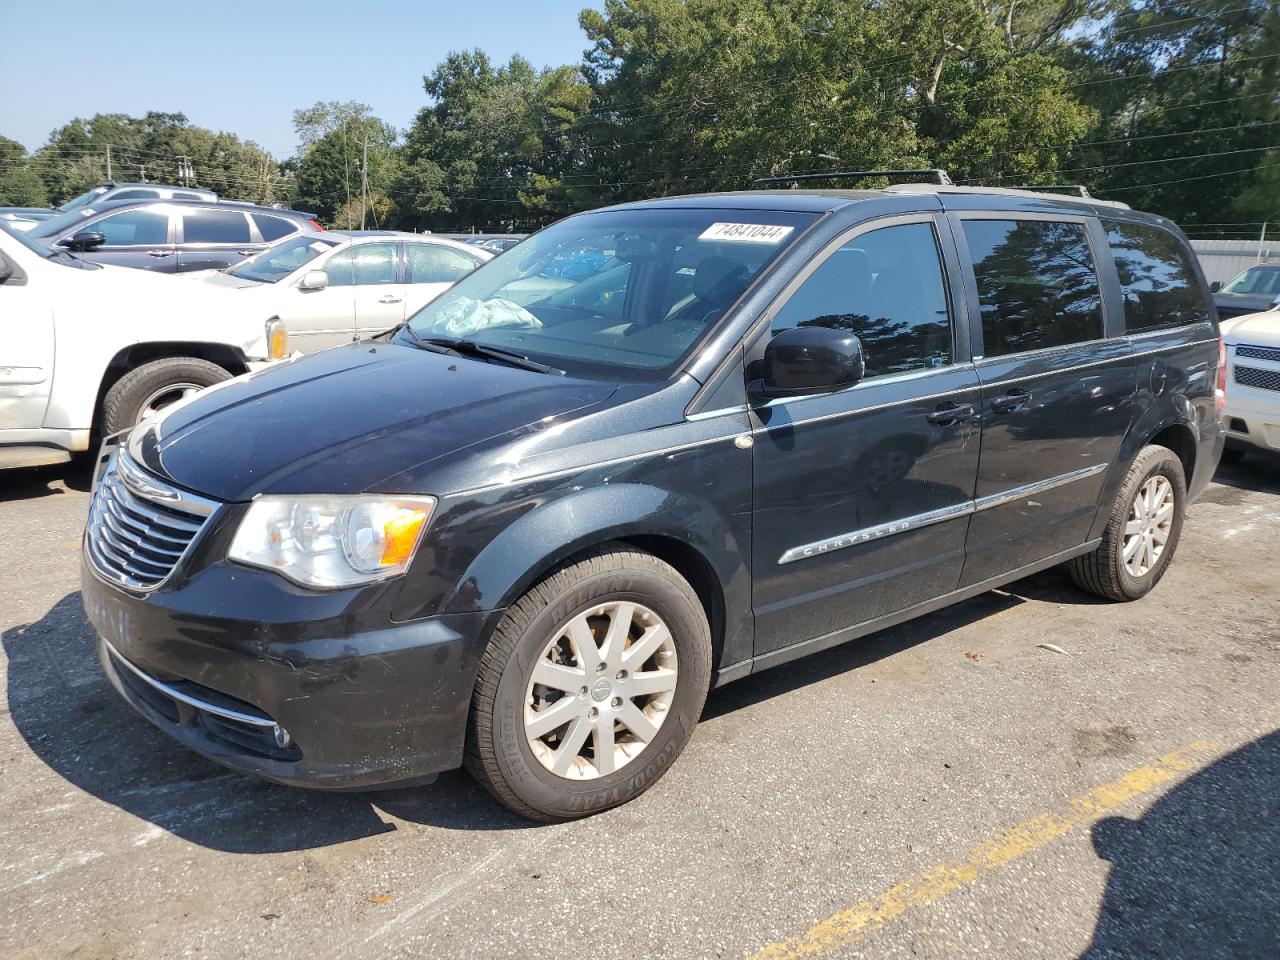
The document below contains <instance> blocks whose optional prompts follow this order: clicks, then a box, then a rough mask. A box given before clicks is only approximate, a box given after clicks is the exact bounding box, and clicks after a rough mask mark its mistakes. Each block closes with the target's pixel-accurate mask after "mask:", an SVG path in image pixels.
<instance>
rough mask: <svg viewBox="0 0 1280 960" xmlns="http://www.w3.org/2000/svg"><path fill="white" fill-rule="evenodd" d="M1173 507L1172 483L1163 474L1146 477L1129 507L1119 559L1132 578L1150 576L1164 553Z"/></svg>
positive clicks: (1171, 523) (1171, 521)
mask: <svg viewBox="0 0 1280 960" xmlns="http://www.w3.org/2000/svg"><path fill="white" fill-rule="evenodd" d="M1175 506H1176V502H1175V500H1174V495H1173V484H1172V483H1170V482H1169V479H1168V477H1165V476H1164V475H1163V474H1159V473H1157V474H1155V475H1154V476H1151V477H1148V478H1147V481H1146V482H1145V483H1144V484H1143V485H1142V486H1141V487H1140V488H1139V489H1138V492H1137V494H1136V495H1135V496H1134V498H1133V503H1132V505H1131V506H1130V507H1129V520H1128V522H1127V523H1126V524H1125V526H1124V541H1123V543H1122V544H1121V547H1120V559H1121V561H1123V563H1124V566H1125V569H1126V570H1128V571H1129V575H1130V576H1133V577H1143V576H1146V575H1147V574H1148V573H1150V572H1151V571H1152V570H1153V569H1155V566H1156V564H1157V563H1159V562H1160V557H1161V556H1162V555H1163V554H1164V550H1165V545H1166V544H1167V543H1168V540H1169V531H1170V529H1171V528H1172V527H1173V512H1174V508H1175Z"/></svg>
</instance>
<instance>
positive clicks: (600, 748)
mask: <svg viewBox="0 0 1280 960" xmlns="http://www.w3.org/2000/svg"><path fill="white" fill-rule="evenodd" d="M710 676H711V635H710V630H709V629H708V626H707V618H706V615H705V614H704V612H703V609H702V604H701V603H700V602H699V600H698V597H697V595H696V594H695V593H694V592H693V589H692V587H690V586H689V584H688V582H687V581H685V580H684V578H682V577H681V576H680V575H679V574H678V573H677V572H676V571H675V570H674V569H673V568H672V567H671V566H669V565H668V564H666V563H664V562H663V561H661V560H659V559H658V558H657V557H654V556H652V555H651V554H648V553H643V552H640V551H637V550H632V549H627V548H625V547H622V546H616V547H605V548H601V549H598V550H595V551H593V552H591V553H589V554H586V555H584V556H583V557H581V558H580V559H577V560H575V561H572V562H570V563H568V564H567V565H565V566H564V567H562V568H560V569H559V570H557V571H556V572H554V573H552V574H551V575H550V576H548V577H547V578H546V579H544V580H543V581H542V582H540V583H539V584H537V585H536V586H535V587H534V588H533V589H532V590H530V591H529V592H528V593H527V594H525V595H524V596H523V597H522V598H521V599H520V600H519V601H517V602H516V603H515V604H514V605H513V606H512V607H511V608H510V610H508V611H507V614H506V616H505V617H504V618H503V620H502V622H501V623H500V624H499V625H498V628H497V630H496V631H495V633H494V637H493V639H492V641H491V642H490V644H489V647H488V649H487V650H486V651H485V654H484V656H483V658H482V660H481V664H480V670H479V675H478V678H477V681H476V688H475V694H474V696H473V698H472V710H471V719H470V723H469V724H468V730H467V751H466V765H467V769H468V770H470V772H471V774H472V776H474V777H475V778H476V779H477V780H478V781H479V782H480V783H481V784H482V785H484V787H485V788H486V789H488V790H489V792H490V793H492V794H493V795H494V796H495V797H496V798H497V799H498V800H500V801H501V802H502V803H504V804H505V805H506V806H508V807H510V808H511V809H512V810H514V811H515V812H517V813H519V814H522V815H523V816H526V817H530V818H532V819H535V820H545V821H558V820H570V819H574V818H577V817H582V816H586V815H588V814H591V813H596V812H598V811H601V810H605V809H608V808H609V807H613V806H617V805H618V804H621V803H625V802H626V801H628V800H630V799H632V798H633V797H635V796H637V795H639V794H640V793H643V792H644V791H645V790H646V789H648V788H649V787H650V786H652V785H653V783H654V782H655V781H656V780H657V779H658V778H659V777H661V776H662V775H663V774H664V773H665V772H666V771H667V769H668V768H669V767H670V766H671V764H672V762H673V761H674V760H675V758H676V757H677V756H679V754H680V752H681V751H682V750H683V749H684V746H685V744H686V743H687V742H688V741H689V738H690V736H692V734H693V730H694V727H695V726H696V724H697V722H698V717H699V715H700V714H701V712H702V705H703V703H704V702H705V700H706V695H707V688H708V686H709V683H710Z"/></svg>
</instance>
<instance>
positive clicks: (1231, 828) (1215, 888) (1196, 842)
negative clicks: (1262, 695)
mask: <svg viewBox="0 0 1280 960" xmlns="http://www.w3.org/2000/svg"><path fill="white" fill-rule="evenodd" d="M1093 846H1094V849H1095V850H1096V851H1097V852H1098V856H1100V857H1102V858H1103V859H1104V860H1109V861H1110V862H1111V864H1112V866H1111V876H1110V878H1109V879H1108V881H1107V888H1106V893H1105V894H1104V897H1103V901H1102V909H1101V911H1100V912H1099V915H1098V923H1097V927H1096V928H1095V930H1094V933H1093V941H1092V942H1091V944H1090V945H1089V948H1088V949H1087V950H1086V951H1085V952H1084V953H1083V954H1082V956H1081V960H1124V958H1135V960H1136V958H1139V957H1142V958H1147V957H1159V958H1161V960H1215V958H1222V960H1264V958H1265V960H1275V958H1276V957H1280V731H1275V732H1273V733H1270V734H1268V735H1267V736H1264V737H1261V738H1259V739H1258V740H1255V741H1253V742H1252V743H1250V744H1248V745H1247V746H1245V747H1242V748H1241V749H1239V750H1237V751H1235V752H1234V753H1232V754H1229V755H1227V756H1226V757H1224V758H1223V759H1221V760H1219V761H1218V762H1216V763H1214V764H1212V765H1210V766H1208V767H1206V768H1205V769H1204V770H1201V771H1200V772H1199V773H1196V774H1195V775H1193V776H1191V777H1190V778H1188V779H1187V780H1186V781H1185V782H1183V783H1182V784H1180V785H1179V786H1177V787H1175V788H1174V789H1173V790H1171V791H1169V793H1167V794H1166V795H1165V796H1164V797H1163V798H1161V799H1160V800H1159V801H1158V802H1157V803H1155V804H1154V805H1153V806H1152V807H1151V809H1150V810H1148V811H1147V812H1146V813H1145V814H1144V815H1143V816H1142V817H1140V818H1139V819H1137V820H1129V819H1126V818H1124V817H1108V818H1107V819H1105V820H1101V821H1099V822H1098V823H1096V824H1095V825H1094V827H1093Z"/></svg>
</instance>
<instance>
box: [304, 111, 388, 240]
mask: <svg viewBox="0 0 1280 960" xmlns="http://www.w3.org/2000/svg"><path fill="white" fill-rule="evenodd" d="M294 128H295V129H296V130H297V132H298V137H299V139H300V140H301V141H302V143H303V150H302V155H301V158H300V159H299V161H298V165H297V174H296V185H297V189H296V193H295V201H296V203H297V205H299V206H301V207H305V208H306V209H307V210H312V211H315V212H316V213H317V214H318V215H319V216H320V219H321V220H322V221H323V222H325V223H327V224H329V225H330V226H333V227H341V228H345V229H348V230H350V229H354V228H359V227H361V225H362V221H363V225H364V226H366V227H376V226H386V222H387V219H388V218H389V217H391V216H392V213H393V204H392V201H391V199H390V198H389V196H388V190H389V189H390V188H391V185H392V184H393V183H394V182H395V181H396V180H397V179H398V178H399V176H400V169H401V166H402V162H403V161H402V159H401V156H400V152H399V150H398V149H397V145H396V143H397V140H398V139H399V134H398V132H397V130H396V128H395V127H393V126H392V125H391V124H389V123H387V122H385V121H383V120H379V119H378V118H377V117H375V116H373V112H372V110H371V109H370V108H369V107H368V106H366V105H365V104H360V103H345V104H339V103H328V104H325V103H317V104H316V105H315V106H313V107H311V108H309V109H307V110H298V111H295V113H294ZM366 141H367V143H366ZM366 154H367V156H368V163H369V169H368V178H369V179H368V190H369V197H370V201H369V203H368V205H367V206H366V207H364V208H363V209H362V207H361V166H362V164H363V163H364V162H365V156H366Z"/></svg>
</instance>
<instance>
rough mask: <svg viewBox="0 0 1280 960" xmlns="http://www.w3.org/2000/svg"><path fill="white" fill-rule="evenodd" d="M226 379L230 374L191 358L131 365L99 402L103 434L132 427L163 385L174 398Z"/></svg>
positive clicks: (153, 401)
mask: <svg viewBox="0 0 1280 960" xmlns="http://www.w3.org/2000/svg"><path fill="white" fill-rule="evenodd" d="M230 379H231V374H230V373H228V372H227V371H226V370H224V369H222V367H220V366H218V365H217V364H216V363H210V362H209V361H208V360H197V359H196V358H195V357H166V358H165V359H163V360H152V361H151V362H150V363H144V364H143V365H142V366H140V367H135V368H134V369H133V370H130V371H129V372H128V373H126V374H125V375H124V376H123V377H121V378H120V379H119V380H117V381H116V382H115V383H114V384H113V385H112V386H111V389H110V390H108V391H107V396H106V398H105V399H104V400H103V402H102V433H103V436H110V435H111V434H113V433H119V432H120V431H121V430H126V429H128V428H129V427H132V426H135V425H136V424H137V423H138V421H139V419H140V418H141V416H142V413H143V410H144V408H145V407H147V406H148V405H151V404H153V403H155V402H157V401H156V400H155V399H154V398H156V396H157V394H158V393H160V392H161V391H164V390H165V388H172V390H173V393H174V399H175V400H176V399H177V397H178V394H179V392H181V391H183V390H187V391H189V390H190V389H191V388H195V389H201V390H202V389H204V388H205V387H211V386H213V385H214V384H215V383H221V382H222V381H223V380H230ZM160 400H161V402H163V397H161V398H160ZM165 405H166V406H167V404H165Z"/></svg>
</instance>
